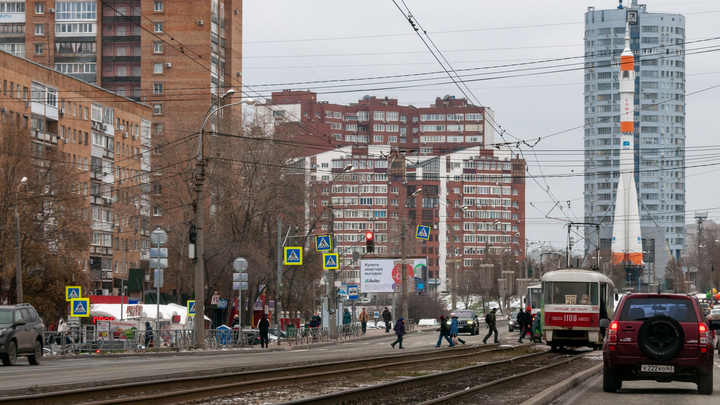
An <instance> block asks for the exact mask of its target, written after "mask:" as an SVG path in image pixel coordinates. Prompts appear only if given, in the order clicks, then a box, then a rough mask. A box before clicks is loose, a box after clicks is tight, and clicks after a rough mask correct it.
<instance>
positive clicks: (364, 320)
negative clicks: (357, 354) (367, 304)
mask: <svg viewBox="0 0 720 405" xmlns="http://www.w3.org/2000/svg"><path fill="white" fill-rule="evenodd" d="M359 318H360V324H361V325H362V334H363V335H364V334H365V331H366V330H367V323H368V321H369V320H370V314H368V313H367V311H365V308H363V309H362V312H360V317H359Z"/></svg>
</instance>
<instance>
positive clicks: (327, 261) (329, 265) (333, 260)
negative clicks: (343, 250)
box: [323, 253, 340, 270]
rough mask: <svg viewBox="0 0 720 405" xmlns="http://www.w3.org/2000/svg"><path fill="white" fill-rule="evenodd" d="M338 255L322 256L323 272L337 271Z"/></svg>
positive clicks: (326, 254) (338, 265) (327, 254)
mask: <svg viewBox="0 0 720 405" xmlns="http://www.w3.org/2000/svg"><path fill="white" fill-rule="evenodd" d="M338 256H339V255H338V253H325V254H323V270H337V269H339V268H340V264H339V263H338Z"/></svg>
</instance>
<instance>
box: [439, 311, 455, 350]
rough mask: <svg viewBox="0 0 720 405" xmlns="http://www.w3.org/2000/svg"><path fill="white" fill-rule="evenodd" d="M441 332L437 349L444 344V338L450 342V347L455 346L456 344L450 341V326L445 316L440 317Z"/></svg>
mask: <svg viewBox="0 0 720 405" xmlns="http://www.w3.org/2000/svg"><path fill="white" fill-rule="evenodd" d="M437 331H438V332H440V337H439V338H438V341H437V344H436V345H435V347H440V344H441V343H442V340H443V338H445V340H447V341H448V343H449V344H450V347H453V346H455V344H454V343H453V342H452V340H450V326H448V323H447V319H446V318H445V315H440V328H439V329H438V330H437Z"/></svg>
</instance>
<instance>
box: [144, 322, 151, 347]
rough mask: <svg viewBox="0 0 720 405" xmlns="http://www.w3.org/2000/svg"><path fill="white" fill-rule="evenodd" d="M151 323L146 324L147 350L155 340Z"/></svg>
mask: <svg viewBox="0 0 720 405" xmlns="http://www.w3.org/2000/svg"><path fill="white" fill-rule="evenodd" d="M152 330H153V329H152V326H150V322H145V348H148V347H149V346H148V345H149V344H150V341H151V340H153V331H152Z"/></svg>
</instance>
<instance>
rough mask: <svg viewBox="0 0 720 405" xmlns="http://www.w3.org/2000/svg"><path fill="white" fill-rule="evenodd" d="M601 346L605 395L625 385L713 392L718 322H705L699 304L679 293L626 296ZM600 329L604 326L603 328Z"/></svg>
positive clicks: (690, 297)
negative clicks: (678, 384)
mask: <svg viewBox="0 0 720 405" xmlns="http://www.w3.org/2000/svg"><path fill="white" fill-rule="evenodd" d="M604 321H605V322H602V321H601V325H600V326H608V329H607V333H606V336H605V341H604V344H603V365H604V369H603V391H605V392H615V391H617V390H618V389H620V388H621V387H622V382H623V381H628V380H655V381H658V382H669V381H685V382H694V383H697V386H698V391H699V393H700V394H704V395H711V394H712V392H713V355H714V352H713V339H714V334H715V332H714V331H715V330H717V329H720V321H711V322H710V323H706V321H705V317H704V316H703V312H702V308H701V307H700V302H699V301H698V300H697V298H695V297H694V296H688V295H680V294H627V295H625V296H624V297H623V298H622V299H621V300H620V302H619V303H618V306H617V308H616V309H615V314H614V315H613V319H612V321H611V322H609V325H608V320H604ZM603 324H604V325H603Z"/></svg>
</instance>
